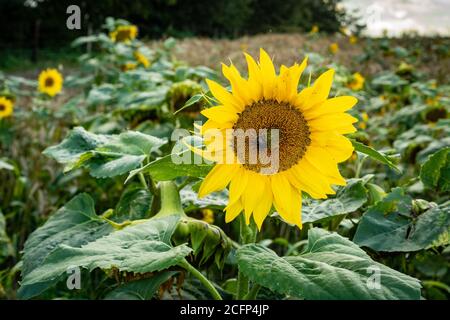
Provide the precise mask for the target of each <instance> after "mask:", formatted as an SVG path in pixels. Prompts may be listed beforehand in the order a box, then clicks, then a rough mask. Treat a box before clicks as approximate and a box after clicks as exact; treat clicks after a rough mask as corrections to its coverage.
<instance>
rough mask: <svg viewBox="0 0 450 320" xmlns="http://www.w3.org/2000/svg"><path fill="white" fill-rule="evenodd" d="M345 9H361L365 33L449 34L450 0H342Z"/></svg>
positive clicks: (394, 34) (375, 34) (373, 34)
mask: <svg viewBox="0 0 450 320" xmlns="http://www.w3.org/2000/svg"><path fill="white" fill-rule="evenodd" d="M342 5H343V6H344V7H345V8H346V9H350V10H353V9H358V12H359V15H361V16H362V20H363V21H364V22H365V23H366V24H367V30H366V33H367V34H368V35H372V36H379V35H381V34H382V33H383V30H388V31H389V32H388V34H389V35H390V36H396V35H400V34H401V33H403V32H405V31H411V30H415V31H417V32H419V33H420V34H423V35H434V34H441V35H450V0H343V2H342Z"/></svg>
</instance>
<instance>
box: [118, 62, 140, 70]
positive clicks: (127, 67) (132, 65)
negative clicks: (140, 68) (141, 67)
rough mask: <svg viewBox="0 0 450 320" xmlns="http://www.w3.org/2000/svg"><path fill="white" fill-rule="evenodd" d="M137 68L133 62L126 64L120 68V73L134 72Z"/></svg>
mask: <svg viewBox="0 0 450 320" xmlns="http://www.w3.org/2000/svg"><path fill="white" fill-rule="evenodd" d="M136 67H137V63H134V62H126V63H125V64H124V65H122V66H121V69H122V71H124V72H125V71H129V70H134V69H136Z"/></svg>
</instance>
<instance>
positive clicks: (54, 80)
mask: <svg viewBox="0 0 450 320" xmlns="http://www.w3.org/2000/svg"><path fill="white" fill-rule="evenodd" d="M38 82H39V91H40V92H42V93H45V94H47V95H49V96H50V97H54V96H55V95H57V94H58V93H59V92H61V90H62V86H63V76H62V75H61V73H59V72H58V70H56V69H46V70H43V71H42V72H41V73H40V74H39V79H38Z"/></svg>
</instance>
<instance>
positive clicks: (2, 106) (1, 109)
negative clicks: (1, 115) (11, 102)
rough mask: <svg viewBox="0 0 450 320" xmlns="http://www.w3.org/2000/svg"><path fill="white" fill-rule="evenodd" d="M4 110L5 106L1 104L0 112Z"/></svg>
mask: <svg viewBox="0 0 450 320" xmlns="http://www.w3.org/2000/svg"><path fill="white" fill-rule="evenodd" d="M5 110H6V106H5V105H3V104H0V112H1V111H5Z"/></svg>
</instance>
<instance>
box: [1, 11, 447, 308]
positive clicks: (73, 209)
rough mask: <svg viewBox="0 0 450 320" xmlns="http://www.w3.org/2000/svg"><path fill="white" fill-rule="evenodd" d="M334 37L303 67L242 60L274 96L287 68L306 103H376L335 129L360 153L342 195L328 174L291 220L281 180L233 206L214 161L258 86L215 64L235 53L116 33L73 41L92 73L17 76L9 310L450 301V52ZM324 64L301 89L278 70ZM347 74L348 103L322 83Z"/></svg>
mask: <svg viewBox="0 0 450 320" xmlns="http://www.w3.org/2000/svg"><path fill="white" fill-rule="evenodd" d="M325 37H326V36H325V35H322V34H321V33H320V31H319V30H318V29H317V28H316V29H314V28H313V30H311V32H310V33H309V34H306V35H304V36H302V40H304V41H303V42H296V45H297V46H298V47H299V49H295V50H291V51H289V55H288V56H283V54H282V53H281V52H277V47H278V45H277V44H275V45H273V46H272V47H269V48H267V47H265V48H264V49H266V51H267V53H268V56H267V57H269V56H270V58H267V57H266V56H265V55H264V54H263V53H264V52H265V51H261V56H259V55H260V51H259V46H261V47H263V44H261V43H259V42H258V41H254V40H252V39H247V40H246V41H247V42H246V43H242V44H241V45H240V46H239V47H240V48H235V47H232V52H233V62H235V61H236V66H237V69H238V70H239V72H240V74H241V75H242V77H243V78H245V79H246V78H247V76H248V72H247V66H246V64H245V63H244V62H245V61H246V59H245V56H244V54H243V52H247V51H248V52H249V53H250V54H251V56H253V57H254V59H255V60H256V61H259V63H258V62H256V63H255V64H254V65H252V64H251V63H249V73H250V75H251V73H252V72H256V71H255V70H257V71H258V70H259V71H261V75H260V77H261V78H260V81H262V83H265V81H269V78H270V75H271V73H270V70H269V69H270V68H269V67H268V66H269V65H270V63H269V62H268V61H270V60H271V59H273V63H274V65H275V70H276V72H279V78H276V79H285V82H283V83H289V85H291V86H292V87H295V88H294V89H295V94H297V87H298V90H299V92H303V91H301V90H303V89H304V88H307V87H311V88H313V89H311V90H312V91H313V94H312V98H311V97H310V98H308V99H319V98H320V99H322V100H323V101H325V100H326V99H327V98H329V100H326V101H337V100H332V99H339V97H341V96H350V97H354V98H356V99H357V101H358V102H357V104H356V105H355V106H353V108H351V109H349V108H347V109H349V110H347V112H348V114H350V115H351V116H352V117H353V118H355V121H356V120H357V122H354V121H352V124H353V126H354V127H355V128H356V130H347V129H348V127H346V129H345V130H344V129H343V128H344V126H343V125H342V126H340V125H341V124H339V121H344V122H345V121H347V120H346V119H348V118H343V117H342V118H341V117H336V118H330V119H331V120H329V121H328V122H326V123H325V121H324V122H323V123H321V125H323V126H328V129H329V128H335V129H336V132H338V131H339V133H342V134H345V136H346V138H347V139H345V141H348V145H346V149H345V153H346V154H345V155H342V153H344V151H343V150H344V149H339V148H338V145H339V144H338V140H335V141H334V142H333V141H332V140H327V141H328V142H327V143H326V144H325V142H324V145H323V148H325V150H327V148H328V149H329V150H330V152H331V153H333V152H334V153H333V154H335V155H336V157H338V156H337V154H338V153H339V157H338V158H342V159H343V160H342V161H338V162H340V163H339V167H338V169H336V171H337V173H336V172H334V171H333V172H330V173H329V174H328V173H325V174H324V177H325V176H326V177H327V179H329V180H330V181H335V183H332V186H331V189H330V190H329V191H327V192H326V193H327V195H325V196H320V195H321V190H322V188H325V187H324V186H323V185H322V180H321V179H322V176H320V175H319V176H317V175H314V172H315V171H314V172H313V171H311V172H308V170H300V171H299V176H300V178H298V180H295V179H293V181H294V180H295V181H296V182H297V183H298V185H299V186H301V188H300V189H301V190H302V191H300V195H301V196H302V198H300V199H301V200H300V203H298V204H294V202H295V201H294V200H292V201H291V202H290V204H292V205H289V204H286V205H283V204H281V201H282V200H281V198H282V197H284V196H285V193H290V192H291V191H290V190H291V189H290V188H291V187H289V189H284V188H283V187H280V188H278V189H277V188H275V187H276V185H275V182H274V180H275V179H273V180H272V186H273V192H272V191H267V189H264V186H262V185H261V184H259V183H255V184H254V186H253V189H252V190H249V191H248V192H247V193H248V194H247V193H246V192H244V191H240V192H241V193H242V192H244V195H242V198H240V199H241V200H237V201H238V202H239V201H242V203H243V204H242V205H243V207H242V208H241V207H238V208H237V209H235V208H234V204H235V203H236V202H235V201H236V200H235V199H234V201H232V198H234V197H235V195H236V192H237V191H236V192H235V191H234V190H232V189H231V188H234V189H236V190H237V189H239V188H241V187H242V188H245V186H243V183H244V182H242V183H239V182H237V183H235V182H234V181H235V180H232V182H231V184H230V185H229V182H230V177H228V176H227V174H226V172H225V173H223V174H217V170H216V168H217V167H218V166H220V165H215V163H214V161H210V160H211V159H202V156H203V157H206V156H205V154H204V153H203V152H202V151H199V150H203V149H204V147H205V146H206V148H208V143H207V142H205V141H204V140H203V139H202V135H201V134H198V130H199V126H198V125H197V124H198V123H199V122H198V121H200V122H201V123H203V124H205V121H206V120H207V117H208V118H210V120H208V122H209V123H210V124H211V123H212V122H211V121H212V120H211V117H212V116H215V114H213V111H212V110H214V111H217V109H215V108H218V107H216V106H217V105H221V104H226V103H225V102H224V100H227V99H229V101H231V100H232V97H233V96H232V95H231V94H230V92H233V93H235V92H239V90H241V89H242V88H244V89H242V90H241V94H242V96H245V95H246V93H248V92H249V90H251V88H250V84H249V83H250V81H249V82H246V80H244V82H242V81H241V80H239V79H240V78H239V77H238V76H237V75H236V73H234V72H238V71H236V70H237V69H234V68H233V67H230V68H228V67H223V70H224V74H225V76H226V78H228V79H230V78H233V79H235V81H234V82H231V84H230V82H228V80H227V79H226V78H225V77H224V76H223V75H222V73H221V70H222V66H221V65H220V63H219V62H216V61H215V60H214V59H212V58H211V55H213V54H215V55H216V56H215V58H217V59H219V61H223V62H224V63H225V64H226V65H227V66H228V65H230V61H229V57H230V56H231V54H230V53H229V52H227V53H226V54H225V53H223V52H225V51H226V50H225V49H226V47H227V44H225V45H224V44H222V45H223V48H222V49H223V50H222V51H220V50H219V51H214V50H212V49H211V50H201V49H198V48H197V51H195V46H199V44H198V43H195V42H194V43H193V44H191V45H189V44H188V43H186V42H185V41H182V43H178V42H177V40H175V39H173V38H168V39H166V40H164V41H158V42H152V43H150V44H149V43H145V42H143V41H141V40H139V34H138V30H137V28H136V27H135V26H133V25H132V24H130V23H129V22H127V21H124V20H115V19H112V18H108V19H107V20H106V23H105V26H104V32H103V33H99V34H94V35H91V36H88V37H81V38H78V39H77V40H75V41H74V42H73V43H72V46H73V47H74V48H82V49H83V50H84V48H86V46H87V45H89V47H90V50H89V51H84V52H86V53H85V54H82V55H81V56H80V57H79V59H78V64H77V65H76V66H70V68H64V65H62V64H51V62H49V63H48V69H47V68H46V69H43V70H40V72H39V73H38V74H35V75H34V74H33V76H32V77H31V76H29V74H28V73H27V75H26V76H19V75H17V74H13V73H9V72H8V73H2V72H0V299H36V298H38V299H138V300H148V299H165V300H172V299H176V300H178V299H196V300H203V299H261V300H264V299H306V300H314V299H394V300H397V299H408V300H410V299H449V298H450V246H449V244H450V238H449V231H450V197H449V192H450V120H449V111H450V83H449V77H448V74H449V73H450V69H449V65H450V64H449V59H450V40H449V39H448V38H431V39H420V38H418V39H414V38H411V39H400V40H393V39H389V38H378V39H364V38H359V37H357V36H356V35H351V34H349V33H348V32H347V31H345V30H343V31H342V32H341V34H339V35H338V36H337V38H336V39H337V40H336V41H334V40H333V41H332V43H331V44H330V43H326V42H324V39H325ZM403 40H404V41H403ZM199 41H201V40H199ZM212 41H213V40H212ZM402 41H403V42H402ZM248 42H250V44H249V43H248ZM325 43H326V44H325ZM212 46H215V48H218V47H219V44H217V46H216V44H215V43H214V42H212ZM318 47H320V50H319V49H317V48H318ZM235 49H236V50H235ZM183 50H184V51H183ZM189 50H191V51H189ZM186 51H188V52H187V53H186ZM280 51H281V49H280ZM349 51H352V52H353V55H352V58H348V56H349V55H348V54H347V52H349ZM355 52H356V53H355ZM222 54H223V56H221V55H222ZM183 55H185V57H186V59H183ZM236 56H239V58H236V60H235V59H234V57H236ZM346 56H347V58H345V57H346ZM306 57H307V66H306V65H305V68H304V70H303V75H302V77H301V78H300V82H299V83H298V85H297V83H296V82H294V80H292V79H293V78H289V77H290V74H289V72H290V71H289V72H288V71H286V70H287V69H286V68H285V67H280V66H281V65H282V64H286V65H289V66H290V65H293V64H294V63H298V65H294V67H293V68H294V69H292V70H293V71H292V72H294V71H295V70H297V69H295V68H299V69H300V68H302V66H303V64H302V65H300V64H301V63H302V61H304V58H306ZM208 58H209V60H207V59H208ZM266 58H267V59H266ZM202 59H203V60H202ZM249 59H250V58H247V62H248V61H250V62H251V61H252V60H251V59H250V60H249ZM291 59H294V60H293V61H291ZM189 60H190V61H191V62H190V63H189V64H188V63H187V62H185V61H189ZM196 60H197V61H198V60H202V61H205V62H204V64H206V63H207V61H209V62H211V61H213V62H212V63H208V64H209V67H207V66H204V65H198V64H196V63H195V62H193V61H196ZM349 60H351V61H349ZM252 68H253V69H252ZM265 68H266V70H265ZM260 69H261V70H260ZM299 69H298V70H299ZM329 69H333V70H334V77H333V83H332V87H331V91H330V92H328V91H329V90H328V91H327V90H326V89H323V88H322V86H325V85H324V84H323V83H324V81H325V80H318V79H324V77H320V78H319V76H320V75H321V74H324V75H329V74H330V73H329V72H328V73H324V72H326V71H327V70H329ZM264 70H265V71H264ZM289 70H291V69H289ZM41 71H42V72H41ZM259 71H258V72H259ZM239 72H238V73H239ZM299 72H300V73H301V71H299ZM283 75H285V76H286V77H287V78H282V76H283ZM277 77H278V76H277ZM250 78H251V77H250ZM207 79H208V80H207ZM274 79H275V78H274ZM286 79H288V80H286ZM210 80H213V81H215V82H216V83H220V84H222V85H223V86H224V87H225V88H226V90H222V89H220V90H222V91H220V90H219V89H218V87H216V86H215V85H214V84H211V83H214V82H211V81H210ZM250 80H251V79H250ZM291 80H292V81H291ZM239 81H241V82H242V83H244V84H245V85H248V91H247V89H245V88H247V87H244V84H242V87H241V86H240V85H237V84H239V83H241V82H239ZM274 81H275V80H274ZM277 81H278V80H277ZM321 81H322V82H321ZM286 86H288V85H286ZM286 88H287V87H286ZM252 90H253V89H252ZM255 90H256V89H255ZM280 90H281V89H280ZM286 90H288V89H286ZM307 90H308V89H307ZM307 92H309V91H307ZM324 92H325V93H324ZM264 94H265V93H264ZM314 94H315V96H314ZM298 96H299V97H300V98H299V99H300V100H301V97H303V95H302V94H299V95H298ZM319 96H320V97H319ZM333 97H336V98H333ZM343 98H344V97H343ZM233 99H234V98H233ZM274 99H275V98H274ZM322 100H321V101H322ZM233 101H234V100H233ZM263 101H272V102H270V103H275V102H273V101H275V100H263ZM317 101H319V100H317ZM352 101H353V100H352ZM230 103H231V102H230ZM300 103H301V102H300ZM329 105H330V106H329V108H331V109H332V108H334V105H333V104H332V103H329ZM336 108H338V107H336ZM339 108H340V107H339ZM205 110H206V111H205ZM317 110H318V111H317V112H322V111H321V110H322V109H319V108H318V109H317ZM344 111H345V110H344ZM323 112H325V111H323ZM326 112H330V113H332V112H333V111H326ZM336 112H337V111H336ZM274 114H276V111H275V112H274ZM348 114H346V116H348ZM221 115H222V114H221ZM205 116H206V117H205ZM227 116H228V115H227ZM227 116H225V115H223V117H225V118H226V117H227ZM261 117H262V115H261ZM348 117H350V116H348ZM353 118H352V119H353ZM214 119H215V120H214V121H216V120H217V122H218V123H222V122H220V121H222V120H223V119H224V118H219V117H217V118H214ZM333 119H334V120H333ZM238 121H239V120H238ZM208 122H206V123H208ZM226 123H228V122H227V120H226V119H225V120H223V123H222V124H226ZM219 127H220V126H219ZM328 129H327V130H328ZM330 130H331V129H330ZM180 132H182V133H184V135H182V136H176V137H175V135H174V133H180ZM319 136H320V135H319ZM323 139H326V137H323ZM303 147H304V145H303ZM308 148H311V147H310V146H309V145H308V144H307V146H306V150H307V151H306V152H308ZM342 148H343V147H342ZM333 150H334V151H333ZM348 150H350V153H348ZM347 153H348V154H347ZM341 155H342V157H341ZM282 156H283V155H282ZM344 158H345V159H344ZM347 158H348V159H347ZM174 159H184V160H186V159H188V161H182V162H178V163H177V162H176V161H174ZM214 159H215V161H216V160H217V158H214ZM214 159H213V160H214ZM281 160H283V158H282V159H281ZM344 160H345V161H344ZM324 161H325V160H324ZM314 165H315V164H314V163H313V166H314ZM213 168H214V169H213ZM214 170H216V171H214ZM230 170H231V169H230ZM229 172H231V171H229ZM233 172H234V171H233ZM339 172H340V174H339ZM252 174H254V173H252ZM340 175H342V177H343V178H344V179H338V178H339V177H340ZM207 176H208V178H207V179H205V177H207ZM332 178H333V179H332ZM236 179H237V178H236ZM255 179H256V180H254V181H258V180H257V178H256V177H255ZM258 179H259V178H258ZM236 181H237V180H236ZM261 181H263V180H261ZM295 181H294V182H295ZM327 181H328V180H327ZM294 182H293V184H295V183H294ZM245 183H247V182H245ZM261 183H262V182H261ZM233 184H235V185H234V186H233ZM280 185H283V184H282V183H280ZM327 186H328V185H327ZM269 188H270V187H269ZM206 189H207V190H208V192H206V191H205V190H206ZM247 190H248V188H247ZM295 190H297V189H295ZM309 190H311V191H309ZM209 191H211V192H209ZM263 191H264V192H263ZM267 192H269V193H267ZM294 192H298V191H294V189H292V193H294ZM199 193H200V196H199ZM208 193H209V194H208ZM267 194H269V195H270V199H268V197H267ZM239 195H240V194H239ZM239 195H238V197H239ZM272 197H273V198H274V205H273V206H272V200H271V199H272ZM292 199H294V196H292ZM249 203H253V207H254V208H255V210H252V209H253V208H252V205H250V204H249ZM266 203H267V210H266V211H267V213H266V214H267V216H265V215H263V217H262V219H261V215H262V214H263V213H264V212H262V213H261V212H260V211H259V209H258V208H259V204H261V206H263V205H265V204H266ZM247 204H248V206H247ZM224 210H226V211H227V212H226V213H225V212H224ZM261 210H262V211H264V210H263V209H261ZM252 212H253V215H252ZM264 218H265V219H264Z"/></svg>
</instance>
